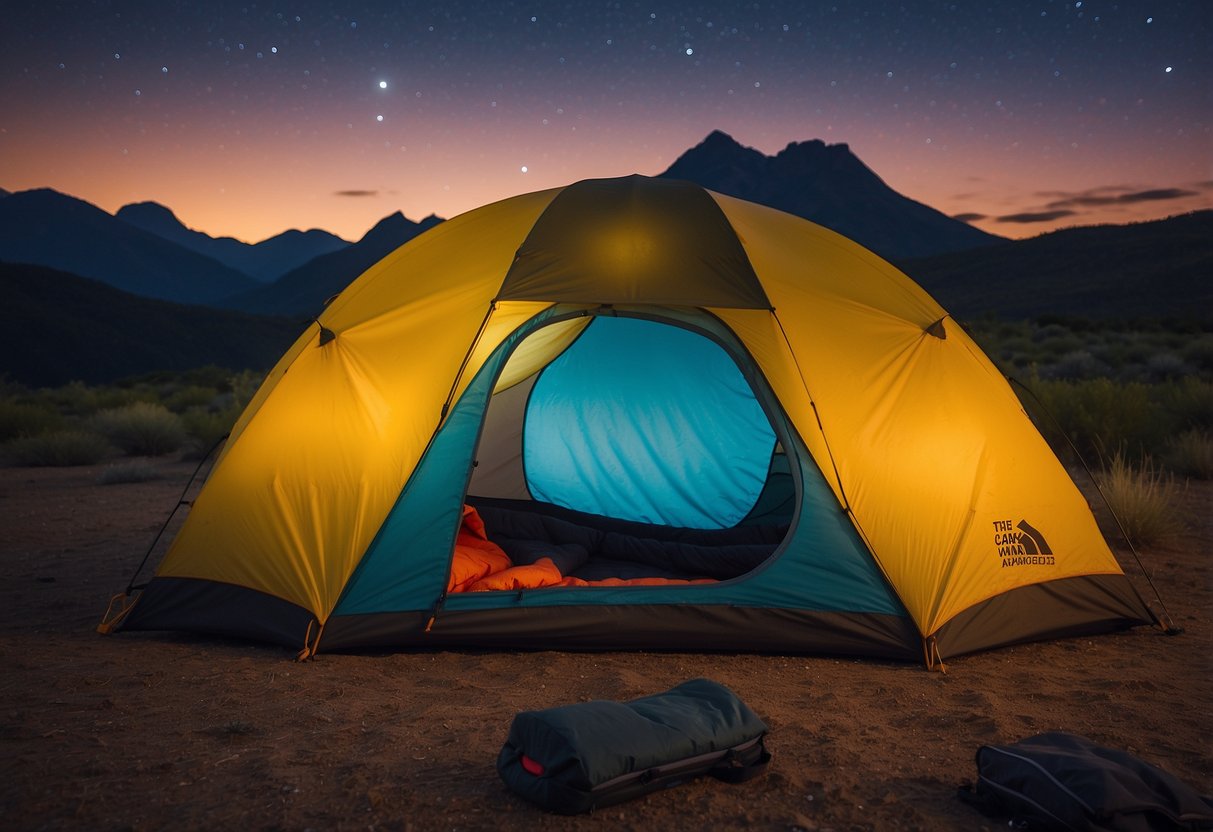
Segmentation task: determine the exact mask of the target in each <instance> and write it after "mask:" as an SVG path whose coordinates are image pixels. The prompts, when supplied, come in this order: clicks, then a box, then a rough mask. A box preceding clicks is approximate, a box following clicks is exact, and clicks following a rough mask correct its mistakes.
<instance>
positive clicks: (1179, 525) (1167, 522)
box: [1099, 453, 1184, 545]
mask: <svg viewBox="0 0 1213 832" xmlns="http://www.w3.org/2000/svg"><path fill="white" fill-rule="evenodd" d="M1099 483H1100V487H1101V488H1102V489H1103V492H1104V496H1106V497H1107V499H1108V503H1109V504H1110V505H1111V508H1112V511H1113V512H1114V513H1115V514H1116V516H1117V518H1119V520H1120V523H1121V525H1122V526H1123V528H1124V531H1125V534H1126V535H1128V537H1129V539H1130V540H1131V541H1132V542H1133V543H1134V544H1137V545H1142V544H1147V543H1156V542H1158V541H1161V540H1165V539H1167V538H1171V537H1175V536H1177V535H1179V534H1181V533H1182V532H1183V531H1184V520H1183V516H1182V514H1181V513H1180V511H1179V508H1178V505H1179V498H1180V496H1181V493H1182V491H1183V487H1182V486H1181V485H1179V484H1178V483H1176V481H1175V477H1174V475H1173V474H1169V473H1164V472H1163V470H1162V469H1161V468H1159V467H1156V466H1155V465H1154V462H1153V460H1151V459H1150V457H1148V456H1144V457H1142V460H1141V464H1140V465H1139V466H1138V467H1136V468H1134V467H1133V466H1132V465H1131V464H1130V463H1129V462H1128V461H1127V460H1126V459H1125V457H1124V455H1123V454H1120V453H1117V454H1116V455H1115V456H1114V457H1112V460H1111V462H1110V463H1109V464H1108V465H1106V466H1105V467H1104V469H1103V471H1102V472H1101V473H1100V475H1099Z"/></svg>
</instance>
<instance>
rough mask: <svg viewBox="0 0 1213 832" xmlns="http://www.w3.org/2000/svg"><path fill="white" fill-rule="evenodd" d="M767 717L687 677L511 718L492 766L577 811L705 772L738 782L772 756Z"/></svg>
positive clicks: (508, 779) (554, 806)
mask: <svg viewBox="0 0 1213 832" xmlns="http://www.w3.org/2000/svg"><path fill="white" fill-rule="evenodd" d="M766 732H767V726H766V724H765V723H764V722H763V721H762V720H761V719H759V718H758V716H757V715H755V714H754V712H753V711H751V710H750V709H749V708H748V707H747V706H746V704H745V703H744V702H742V701H741V700H740V699H738V698H737V696H736V694H734V693H733V692H732V691H731V690H729V689H728V688H727V687H725V686H724V685H721V684H719V683H717V682H713V681H711V680H710V679H692V680H691V681H689V682H683V683H682V684H680V685H678V686H677V687H674V688H671V689H670V690H668V691H666V692H665V693H659V694H654V695H652V696H645V697H642V698H640V699H633V700H631V701H630V702H613V701H607V700H595V701H592V702H581V703H577V704H574V705H562V706H558V707H554V708H547V709H545V710H538V711H523V712H521V713H519V714H517V715H515V717H514V721H513V724H512V725H511V726H510V732H509V736H508V738H507V739H506V742H505V745H504V746H503V747H502V749H501V753H500V754H499V755H498V757H497V772H498V773H499V774H500V775H501V779H502V780H504V781H505V783H506V785H507V786H508V787H509V788H510V789H511V790H512V791H514V792H515V793H516V794H518V795H520V796H521V797H523V798H525V799H527V800H529V801H531V802H532V803H535V804H536V805H538V806H541V807H543V808H544V809H547V810H548V811H552V812H558V813H561V814H578V813H580V812H588V811H591V810H593V809H596V808H600V807H603V806H610V805H612V804H615V803H620V802H623V801H625V800H630V799H632V798H635V797H639V796H641V795H644V794H648V793H649V792H653V791H657V790H660V789H666V788H670V787H671V786H675V785H678V784H679V783H684V782H686V781H687V780H690V779H692V778H694V777H698V776H700V775H704V774H711V775H713V776H715V777H717V778H719V779H721V780H725V781H727V782H743V781H745V780H749V779H750V778H752V777H754V776H756V775H758V774H761V773H762V772H763V771H764V770H765V769H766V766H767V764H768V763H769V762H770V759H771V755H770V754H769V753H768V752H767V750H766V748H765V746H764V743H763V739H764V737H765V735H766Z"/></svg>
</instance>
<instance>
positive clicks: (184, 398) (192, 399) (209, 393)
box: [161, 384, 219, 413]
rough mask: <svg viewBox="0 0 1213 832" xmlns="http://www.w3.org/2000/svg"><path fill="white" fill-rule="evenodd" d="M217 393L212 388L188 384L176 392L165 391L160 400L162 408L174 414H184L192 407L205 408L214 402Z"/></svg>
mask: <svg viewBox="0 0 1213 832" xmlns="http://www.w3.org/2000/svg"><path fill="white" fill-rule="evenodd" d="M217 395H219V391H218V390H216V389H215V388H214V387H200V386H198V385H196V384H190V385H187V386H185V387H181V388H178V389H176V390H171V391H166V392H165V393H164V394H163V395H162V398H161V401H162V402H163V404H164V406H165V407H167V408H168V409H169V410H171V411H173V412H174V413H184V412H185V411H187V410H189V409H190V408H193V407H206V406H207V405H209V404H210V403H211V402H213V401H214V400H215V397H216V396H217Z"/></svg>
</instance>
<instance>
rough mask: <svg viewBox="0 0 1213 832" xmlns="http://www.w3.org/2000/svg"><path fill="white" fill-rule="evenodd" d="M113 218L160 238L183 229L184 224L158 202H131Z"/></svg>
mask: <svg viewBox="0 0 1213 832" xmlns="http://www.w3.org/2000/svg"><path fill="white" fill-rule="evenodd" d="M114 216H115V217H117V218H118V219H120V220H122V221H123V222H129V223H130V224H131V225H134V226H137V227H139V228H142V229H143V230H144V231H151V232H152V233H153V234H159V235H160V236H162V237H164V236H166V235H167V234H168V233H172V232H179V231H181V230H184V229H185V223H183V222H182V221H181V220H180V219H178V218H177V215H176V214H174V213H173V212H172V210H171V209H169V208H167V207H165V206H163V205H161V204H160V203H159V202H150V201H149V202H132V203H130V204H128V205H123V206H122V207H121V208H119V209H118V210H117V211H116V212H115V213H114Z"/></svg>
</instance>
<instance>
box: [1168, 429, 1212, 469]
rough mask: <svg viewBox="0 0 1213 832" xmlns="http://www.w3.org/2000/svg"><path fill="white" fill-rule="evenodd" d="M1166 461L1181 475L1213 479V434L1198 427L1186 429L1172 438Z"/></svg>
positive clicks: (1169, 466)
mask: <svg viewBox="0 0 1213 832" xmlns="http://www.w3.org/2000/svg"><path fill="white" fill-rule="evenodd" d="M1166 462H1167V467H1168V468H1170V469H1171V470H1172V471H1174V472H1175V473H1176V474H1179V475H1180V476H1183V477H1194V478H1196V479H1198V480H1208V479H1213V435H1210V434H1209V432H1208V431H1205V430H1200V429H1197V428H1192V429H1191V430H1185V431H1184V432H1183V433H1181V434H1179V435H1178V436H1176V437H1175V438H1174V439H1172V440H1171V444H1170V446H1169V447H1168V448H1167V456H1166Z"/></svg>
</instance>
